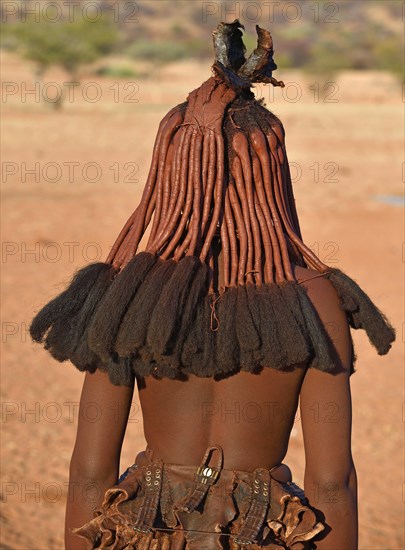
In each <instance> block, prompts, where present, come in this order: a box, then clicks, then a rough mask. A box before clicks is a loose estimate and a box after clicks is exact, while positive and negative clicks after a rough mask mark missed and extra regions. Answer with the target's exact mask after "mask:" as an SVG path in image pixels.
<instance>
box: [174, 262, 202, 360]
mask: <svg viewBox="0 0 405 550" xmlns="http://www.w3.org/2000/svg"><path fill="white" fill-rule="evenodd" d="M208 273H209V268H208V266H207V264H206V263H202V262H201V263H200V265H199V266H198V267H197V271H196V273H195V275H194V280H193V282H192V284H191V287H190V291H189V293H188V295H187V299H186V302H185V304H184V309H183V313H182V315H181V317H180V327H179V330H178V333H177V335H176V341H175V345H174V346H173V350H172V354H173V355H174V356H175V357H176V363H177V364H181V354H182V348H183V344H184V341H185V339H186V338H187V334H188V333H189V331H190V329H191V326H192V325H193V324H194V322H195V317H196V308H197V307H198V303H199V302H200V298H201V297H202V296H203V295H204V293H206V291H207V283H208ZM199 330H203V327H199Z"/></svg>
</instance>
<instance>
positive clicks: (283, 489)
mask: <svg viewBox="0 0 405 550" xmlns="http://www.w3.org/2000/svg"><path fill="white" fill-rule="evenodd" d="M222 465H223V451H222V448H221V447H220V446H219V445H212V446H210V447H208V448H207V449H206V452H205V455H204V457H203V459H202V461H201V463H200V465H199V466H198V467H196V466H189V465H187V466H185V465H179V464H172V463H167V462H163V460H162V459H160V458H157V457H155V456H154V452H153V450H152V449H150V448H149V447H146V450H145V451H142V452H141V453H139V454H138V455H137V457H136V459H135V463H134V464H133V465H132V466H130V467H129V468H128V469H127V470H126V471H125V472H124V474H123V475H122V476H121V477H120V479H119V480H118V483H117V485H115V486H114V487H111V488H110V489H108V490H107V491H106V492H105V495H104V499H103V502H102V504H101V506H99V507H98V508H96V509H95V510H94V518H93V519H92V520H91V521H89V522H88V523H86V524H85V525H83V526H82V527H79V528H76V529H73V530H72V532H73V533H74V534H77V535H79V536H81V537H83V538H85V539H86V541H87V548H88V549H89V550H90V549H94V548H100V549H101V548H103V549H110V550H124V549H125V550H135V549H136V550H149V549H150V550H152V549H153V550H158V549H161V550H183V549H188V550H214V549H221V548H222V549H229V550H237V549H239V550H240V549H247V548H248V549H249V550H256V549H257V548H267V549H279V548H293V549H294V550H301V549H310V548H314V545H313V544H312V542H311V541H313V539H314V538H315V537H316V536H317V535H318V533H320V532H321V531H323V530H324V529H325V524H324V523H323V522H322V520H321V519H320V512H319V511H317V510H316V509H315V508H313V507H312V506H311V505H310V504H309V502H308V500H307V499H306V497H305V494H304V492H303V490H302V489H301V488H300V487H298V486H297V485H296V484H295V483H293V482H292V479H291V471H290V469H289V468H288V467H287V466H286V465H284V464H280V465H278V466H275V467H274V468H272V469H270V470H266V469H265V468H256V469H255V470H253V471H251V472H246V471H241V470H227V469H224V468H223V467H222Z"/></svg>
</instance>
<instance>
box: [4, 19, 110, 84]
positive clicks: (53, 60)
mask: <svg viewBox="0 0 405 550" xmlns="http://www.w3.org/2000/svg"><path fill="white" fill-rule="evenodd" d="M9 34H10V35H11V36H13V37H14V39H15V41H16V44H17V50H19V51H20V52H21V53H22V54H23V55H24V57H26V58H27V59H30V60H31V61H34V62H35V63H36V64H37V66H38V71H39V72H40V73H43V72H44V71H45V70H46V69H47V68H48V67H50V66H51V65H59V66H61V67H63V68H64V69H66V71H67V72H69V73H70V74H71V75H72V76H74V77H75V78H76V73H77V71H78V69H79V67H80V66H82V65H85V64H88V63H92V62H93V61H95V60H96V59H98V58H99V57H102V56H103V55H106V54H108V53H109V52H111V51H112V50H113V48H114V46H115V44H116V42H117V39H118V29H117V27H116V26H115V25H114V24H113V23H112V22H111V21H110V20H108V19H105V18H102V19H100V20H98V21H94V22H92V21H88V20H85V19H79V20H77V21H74V22H68V21H63V22H61V23H57V24H56V23H50V22H47V21H39V22H37V21H35V20H33V19H27V20H26V21H25V22H20V23H17V24H14V25H12V26H11V28H10V31H9Z"/></svg>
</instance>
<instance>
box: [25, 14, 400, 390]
mask: <svg viewBox="0 0 405 550" xmlns="http://www.w3.org/2000/svg"><path fill="white" fill-rule="evenodd" d="M240 28H242V25H240V23H239V21H235V22H234V23H232V24H225V23H221V24H220V25H219V26H218V28H217V30H216V31H215V32H214V33H213V36H214V48H215V54H216V59H215V63H214V65H213V76H212V77H211V78H209V79H208V80H207V81H206V82H204V83H203V84H202V85H201V86H200V87H199V88H197V89H196V90H194V91H193V92H191V93H190V94H189V96H188V99H187V101H186V102H184V103H181V104H180V105H178V106H177V107H175V108H173V109H172V110H171V111H170V112H169V113H168V114H167V115H166V116H165V117H164V118H163V120H162V121H161V123H160V126H159V130H158V133H157V137H156V140H155V145H154V149H153V156H152V163H151V167H150V171H149V175H148V179H147V182H146V185H145V188H144V191H143V195H142V198H141V201H140V203H139V205H138V207H137V208H136V210H135V212H134V213H133V214H132V215H131V217H130V218H129V220H128V221H127V223H126V224H125V226H124V228H123V229H122V231H121V233H120V235H119V236H118V238H117V240H116V242H115V244H114V246H113V247H112V249H111V252H110V254H109V256H108V258H107V260H106V262H105V263H97V264H92V265H89V266H88V267H85V268H83V269H81V270H80V271H79V272H78V273H77V274H76V275H75V277H74V279H73V281H72V283H71V284H70V286H69V287H68V288H67V290H65V291H64V292H63V293H62V294H61V295H59V296H57V297H56V298H55V299H54V300H52V301H51V302H50V303H49V304H47V305H46V306H45V307H44V308H43V309H42V310H41V311H40V312H39V313H38V314H37V316H36V317H35V319H34V320H33V323H32V325H31V329H30V330H31V336H32V338H33V339H34V340H35V341H37V342H42V343H44V346H45V348H46V349H48V350H49V351H50V353H51V354H52V355H53V357H55V358H56V359H58V360H59V361H65V360H67V359H70V360H71V361H72V363H74V364H75V365H76V366H77V367H78V368H79V369H80V370H89V371H94V370H95V369H96V368H99V369H101V370H105V371H107V372H108V373H109V376H110V379H111V381H112V382H113V383H115V384H131V383H132V381H133V378H134V374H135V373H137V374H139V375H141V376H145V375H148V374H153V375H154V376H157V377H171V378H179V377H180V378H181V377H185V376H186V375H187V373H194V374H196V375H198V376H225V375H229V374H232V373H234V372H238V371H239V370H247V371H255V370H257V369H260V368H262V367H263V366H268V367H272V368H276V369H281V370H286V369H289V368H292V367H293V366H294V365H297V364H299V363H303V362H306V363H307V364H308V365H309V366H310V367H313V368H317V369H320V370H323V371H333V370H336V365H337V361H338V359H337V354H336V352H335V350H334V347H333V345H332V342H331V339H330V337H329V335H328V334H327V332H326V330H325V328H324V327H323V325H322V323H321V321H320V319H319V317H318V315H317V313H316V311H315V309H314V307H313V305H312V303H311V302H310V300H309V298H308V296H307V294H306V291H305V288H304V287H303V286H301V285H300V284H299V283H298V282H297V281H296V279H295V277H294V273H293V269H292V263H294V264H296V265H301V266H304V267H311V268H313V269H315V270H317V271H319V272H320V273H321V274H323V275H324V276H325V277H327V278H329V279H330V281H331V282H332V284H333V285H334V287H335V289H336V291H337V293H338V295H339V297H340V300H341V307H342V309H343V310H344V311H345V312H346V314H347V317H348V320H349V323H350V326H351V327H352V328H355V329H358V328H363V329H364V330H365V331H366V332H367V334H368V337H369V339H370V341H371V343H372V344H373V345H374V346H375V347H376V349H377V351H378V353H379V354H381V355H382V354H386V353H387V352H388V351H389V349H390V347H391V343H392V342H393V341H394V339H395V330H394V328H393V327H392V326H391V325H390V323H389V322H388V320H387V318H386V317H385V316H384V314H383V313H382V312H381V311H380V310H379V309H378V308H377V307H376V306H375V305H374V304H373V302H372V301H371V300H370V298H369V297H368V296H367V295H366V294H365V293H364V292H363V291H362V290H361V288H360V287H359V286H358V285H357V283H356V282H355V281H354V280H353V279H351V278H350V277H348V276H347V275H346V274H344V273H343V272H342V271H341V270H339V269H337V268H332V267H329V266H328V265H326V264H324V263H323V262H321V261H320V260H319V258H318V257H317V256H316V255H315V254H314V253H313V252H312V251H311V250H310V249H309V248H308V247H307V246H306V245H305V244H304V243H303V241H302V235H301V231H300V226H299V221H298V216H297V211H296V207H295V201H294V196H293V189H292V184H291V176H290V170H289V165H288V159H287V153H286V148H285V143H284V128H283V126H282V124H281V122H280V120H279V119H278V118H277V117H276V116H275V115H274V114H272V113H271V112H270V111H268V110H267V109H266V108H265V107H264V106H263V104H262V102H261V101H257V100H256V99H255V97H254V94H253V93H252V91H251V86H252V84H253V83H254V82H267V83H272V84H273V85H275V86H284V84H283V83H282V82H278V81H277V80H275V79H274V78H273V76H272V71H273V70H275V69H276V68H277V66H276V65H275V63H274V61H273V42H272V38H271V35H270V33H269V32H268V31H266V30H264V29H261V28H259V27H256V29H257V33H258V46H257V48H256V50H255V51H254V52H253V53H252V55H251V56H250V57H249V58H248V59H247V60H246V58H245V51H246V50H245V47H244V44H243V41H242V32H241V30H240ZM149 227H150V232H149V237H148V240H147V244H146V247H145V248H144V250H143V251H142V252H139V251H138V248H139V244H140V241H141V239H142V237H143V236H144V234H145V232H146V230H147V229H148V228H149ZM216 244H217V245H219V246H220V249H221V250H222V254H221V265H220V266H219V265H218V254H217V253H216V250H217V247H216ZM219 269H220V270H221V273H222V277H223V284H222V285H219V283H218V281H219V278H218V271H219Z"/></svg>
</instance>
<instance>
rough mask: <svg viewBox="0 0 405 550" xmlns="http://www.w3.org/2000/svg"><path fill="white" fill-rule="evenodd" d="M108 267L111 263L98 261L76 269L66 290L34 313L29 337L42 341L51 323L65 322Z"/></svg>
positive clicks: (82, 302) (73, 313) (80, 305)
mask: <svg viewBox="0 0 405 550" xmlns="http://www.w3.org/2000/svg"><path fill="white" fill-rule="evenodd" d="M110 269H111V265H109V264H105V263H102V262H99V263H95V264H90V265H88V266H86V267H83V268H82V269H80V270H79V271H77V272H76V273H75V274H74V276H73V278H72V281H71V283H70V285H69V286H68V287H67V288H66V290H64V291H63V292H62V293H61V294H59V295H58V296H56V298H54V299H53V300H51V301H50V302H48V303H47V304H46V306H44V307H43V308H42V309H41V310H40V311H39V312H38V313H37V314H36V316H35V317H34V319H33V320H32V322H31V325H30V329H29V330H30V335H31V338H32V339H33V340H34V341H35V342H39V343H43V342H44V338H45V335H46V333H47V331H48V330H49V329H50V328H51V327H52V325H53V324H54V323H56V322H57V321H59V320H62V321H64V322H66V321H67V320H68V319H69V317H71V316H73V315H75V313H77V312H78V311H79V310H80V308H81V307H82V306H83V304H84V302H85V301H86V298H87V296H88V294H89V292H90V291H91V289H92V288H93V286H94V284H95V283H96V281H97V279H98V278H99V277H102V276H103V274H104V273H105V271H109V270H110Z"/></svg>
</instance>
